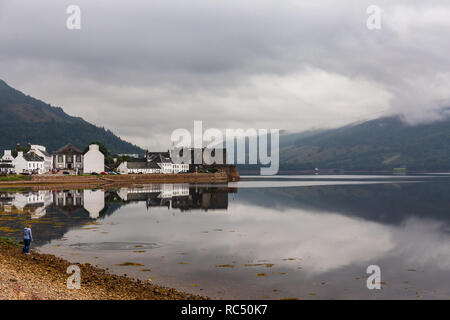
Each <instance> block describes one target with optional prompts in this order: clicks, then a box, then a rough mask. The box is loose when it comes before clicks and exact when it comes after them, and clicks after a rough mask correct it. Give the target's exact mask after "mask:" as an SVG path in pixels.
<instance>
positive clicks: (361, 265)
mask: <svg viewBox="0 0 450 320" xmlns="http://www.w3.org/2000/svg"><path fill="white" fill-rule="evenodd" d="M26 223H31V224H32V226H33V232H34V236H35V240H36V241H35V243H34V246H35V248H36V247H38V249H39V251H41V252H45V253H53V254H56V255H59V256H61V257H63V258H66V259H68V260H70V261H74V262H90V263H92V264H94V265H98V266H101V267H104V268H108V269H109V271H111V272H115V273H118V274H127V275H129V276H133V277H137V278H140V279H143V280H148V281H151V282H153V283H156V284H161V285H164V286H169V287H175V288H178V289H180V290H184V291H189V292H193V293H198V294H203V295H208V296H210V297H212V298H217V299H222V298H223V299H233V298H242V299H283V298H298V299H356V298H362V299H377V298H384V299H393V298H400V299H429V298H437V299H448V298H450V177H448V176H446V175H427V176H402V177H394V176H278V177H270V178H261V177H246V178H244V179H243V181H241V182H239V183H235V184H228V185H219V186H217V185H189V184H163V185H160V184H158V185H148V186H142V187H139V188H123V189H118V190H101V189H100V190H66V191H56V190H41V191H29V190H4V191H0V235H2V236H10V237H11V236H12V237H20V236H21V232H22V227H23V226H24V225H25V224H26ZM369 265H378V266H379V267H380V268H381V281H382V286H381V290H368V289H367V286H366V277H367V276H368V275H367V273H366V269H367V267H368V266H369Z"/></svg>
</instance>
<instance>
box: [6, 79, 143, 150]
mask: <svg viewBox="0 0 450 320" xmlns="http://www.w3.org/2000/svg"><path fill="white" fill-rule="evenodd" d="M0 114H1V117H0V152H1V153H2V154H3V150H4V149H14V148H15V146H16V144H17V143H20V144H27V143H32V144H41V145H44V146H46V147H47V149H48V150H49V151H50V152H52V151H55V150H57V149H58V148H60V147H62V146H64V145H66V144H67V143H71V144H73V145H74V146H76V147H78V148H80V149H81V150H83V149H84V148H85V147H86V146H87V145H88V144H89V143H90V142H92V141H99V142H102V143H103V144H104V145H105V146H106V147H107V148H108V150H109V151H110V152H112V153H140V154H141V153H143V152H144V150H142V149H141V148H139V147H138V146H136V145H133V144H131V143H129V142H126V141H124V140H122V139H121V138H119V137H118V136H116V135H115V134H114V133H112V132H111V131H110V130H105V129H104V128H100V127H97V126H95V125H93V124H91V123H89V122H87V121H85V120H83V119H82V118H79V117H72V116H69V115H68V114H67V113H65V112H64V111H63V109H61V108H59V107H53V106H51V105H49V104H47V103H45V102H42V101H40V100H37V99H35V98H32V97H30V96H28V95H25V94H23V93H22V92H20V91H18V90H16V89H14V88H11V87H10V86H8V85H7V84H6V83H5V82H4V81H2V80H0Z"/></svg>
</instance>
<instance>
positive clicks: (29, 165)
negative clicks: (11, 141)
mask: <svg viewBox="0 0 450 320" xmlns="http://www.w3.org/2000/svg"><path fill="white" fill-rule="evenodd" d="M13 163H14V167H15V172H16V173H19V174H20V173H24V172H29V173H31V172H33V171H37V173H38V174H42V173H44V172H45V169H44V158H42V157H40V156H38V155H37V154H35V153H34V152H31V153H27V154H23V152H22V151H19V152H18V153H17V157H16V158H15V159H14V162H13Z"/></svg>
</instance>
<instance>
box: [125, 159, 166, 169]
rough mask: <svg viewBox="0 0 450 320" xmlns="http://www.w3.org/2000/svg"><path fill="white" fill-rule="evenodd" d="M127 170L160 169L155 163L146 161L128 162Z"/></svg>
mask: <svg viewBox="0 0 450 320" xmlns="http://www.w3.org/2000/svg"><path fill="white" fill-rule="evenodd" d="M127 168H128V169H161V167H160V166H159V165H158V164H157V163H156V162H146V161H128V162H127Z"/></svg>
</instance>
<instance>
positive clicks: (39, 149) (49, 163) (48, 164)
mask: <svg viewBox="0 0 450 320" xmlns="http://www.w3.org/2000/svg"><path fill="white" fill-rule="evenodd" d="M28 153H35V154H37V155H38V156H39V157H41V158H44V172H49V171H51V170H52V168H53V158H52V156H51V155H50V154H49V153H48V152H47V149H46V147H44V146H41V145H38V144H32V145H30V151H28Z"/></svg>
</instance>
